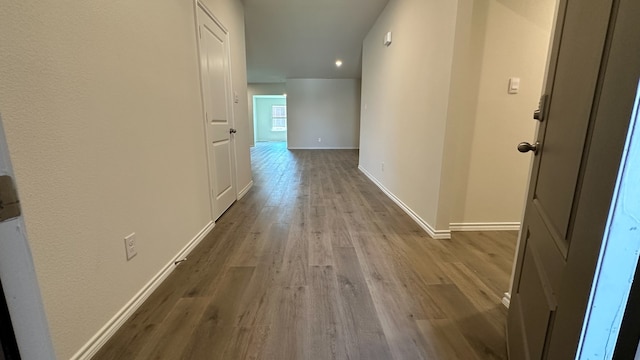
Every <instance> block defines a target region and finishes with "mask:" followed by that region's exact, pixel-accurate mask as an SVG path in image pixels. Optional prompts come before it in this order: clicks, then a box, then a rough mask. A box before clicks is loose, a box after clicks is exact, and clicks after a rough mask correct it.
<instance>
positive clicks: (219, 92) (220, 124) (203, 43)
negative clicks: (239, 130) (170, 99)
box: [198, 6, 237, 220]
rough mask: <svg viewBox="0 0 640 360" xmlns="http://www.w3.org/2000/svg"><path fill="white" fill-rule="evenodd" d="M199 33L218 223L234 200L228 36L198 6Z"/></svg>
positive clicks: (210, 174) (233, 152)
mask: <svg viewBox="0 0 640 360" xmlns="http://www.w3.org/2000/svg"><path fill="white" fill-rule="evenodd" d="M198 33H199V44H200V64H201V69H200V72H201V77H202V93H203V100H204V101H203V102H204V107H205V119H206V121H205V131H206V138H207V159H208V162H209V164H208V166H209V182H210V186H211V201H212V212H213V218H214V220H217V219H218V218H219V217H220V215H222V214H223V213H224V212H225V210H227V209H228V208H229V206H231V204H233V202H234V201H235V200H236V198H237V194H236V186H235V171H236V169H235V151H234V150H235V148H234V147H235V139H234V136H233V135H232V134H231V133H230V130H231V129H232V128H233V109H232V107H231V101H230V100H231V97H230V94H231V89H230V85H231V80H230V76H231V75H230V66H229V46H228V34H227V33H226V31H225V30H224V29H223V28H222V27H221V26H219V25H218V24H217V23H216V22H215V21H214V20H213V19H212V18H211V17H210V16H209V15H208V14H207V13H206V12H205V11H204V10H203V9H202V8H200V6H199V7H198Z"/></svg>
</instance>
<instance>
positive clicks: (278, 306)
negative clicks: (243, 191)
mask: <svg viewBox="0 0 640 360" xmlns="http://www.w3.org/2000/svg"><path fill="white" fill-rule="evenodd" d="M252 161H253V171H254V183H255V185H254V187H253V189H252V190H251V191H250V192H249V193H248V194H247V195H246V196H245V197H244V198H243V199H241V200H240V201H238V202H236V203H235V204H234V205H233V206H232V207H231V208H230V209H229V210H228V211H227V212H226V213H225V214H224V215H223V216H222V217H221V218H220V219H219V221H218V222H217V224H216V227H215V228H214V229H213V231H212V232H211V233H210V234H209V236H207V238H206V239H204V240H203V241H202V242H201V244H200V245H199V246H198V247H197V248H196V249H195V250H194V251H193V253H192V254H191V255H190V256H189V257H188V261H186V262H184V263H182V264H181V265H179V266H178V267H177V269H176V270H175V271H174V272H173V273H172V274H171V276H170V277H169V278H167V280H166V281H165V282H164V283H163V284H162V285H161V286H160V287H159V288H158V289H157V290H156V291H155V292H154V294H152V295H151V297H150V298H149V299H148V300H147V301H146V302H145V304H143V305H142V306H141V307H140V309H139V310H138V311H136V313H135V314H134V315H133V316H132V317H131V318H130V319H129V320H128V321H127V322H126V323H125V324H124V325H123V326H122V328H121V329H120V330H119V331H118V332H117V333H116V334H115V335H114V336H113V337H112V338H111V339H110V341H108V342H107V344H105V346H104V347H103V348H102V349H101V350H100V351H99V353H98V354H97V355H96V356H95V357H94V359H97V360H104V359H230V360H231V359H233V360H236V359H273V360H287V359H292V360H297V359H309V360H322V359H367V360H369V359H398V360H405V359H465V360H466V359H506V358H507V356H506V347H505V333H504V324H505V318H506V309H505V308H504V307H503V305H502V304H501V303H500V299H501V296H502V293H503V292H504V291H505V290H507V288H508V285H509V275H510V271H511V261H512V258H513V253H514V247H515V243H516V233H515V232H473V233H472V232H469V233H454V234H453V237H452V239H451V240H433V239H431V238H430V237H429V236H428V235H426V234H425V233H424V232H423V230H421V229H420V228H419V227H418V226H417V225H416V224H415V223H414V222H413V220H411V219H410V218H409V217H408V216H407V215H406V214H405V213H404V212H403V211H402V210H401V209H400V208H398V207H397V206H396V205H395V204H394V203H393V202H392V201H391V200H389V199H388V198H387V197H386V196H385V195H384V194H383V193H382V192H381V191H380V190H379V189H378V188H377V187H376V186H375V185H374V184H372V183H371V182H370V181H369V180H368V179H367V178H366V177H365V176H364V175H363V174H362V173H360V172H359V170H358V169H357V161H358V153H357V151H356V150H295V151H288V150H287V149H286V146H285V145H284V143H258V144H257V146H256V147H255V148H254V149H252Z"/></svg>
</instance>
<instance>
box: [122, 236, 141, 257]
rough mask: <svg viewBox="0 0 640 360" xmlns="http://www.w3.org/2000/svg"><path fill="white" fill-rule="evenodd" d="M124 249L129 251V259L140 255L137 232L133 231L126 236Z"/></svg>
mask: <svg viewBox="0 0 640 360" xmlns="http://www.w3.org/2000/svg"><path fill="white" fill-rule="evenodd" d="M124 249H125V251H126V253H127V261H128V260H131V259H133V257H134V256H136V255H138V250H137V249H136V233H131V235H128V236H127V237H125V238H124Z"/></svg>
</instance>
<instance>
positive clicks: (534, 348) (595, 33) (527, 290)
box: [507, 0, 640, 360]
mask: <svg viewBox="0 0 640 360" xmlns="http://www.w3.org/2000/svg"><path fill="white" fill-rule="evenodd" d="M634 1H635V2H636V3H635V4H634ZM633 7H635V8H636V10H637V7H638V5H637V0H620V1H618V0H560V3H559V8H558V16H557V21H556V25H555V31H554V38H553V40H552V49H551V55H550V60H549V64H548V70H547V78H546V81H545V86H544V94H545V96H544V98H545V102H544V106H543V108H542V109H541V112H542V118H541V119H539V120H538V121H541V122H540V125H539V128H538V138H537V140H536V141H537V143H538V144H537V146H531V152H532V154H533V153H534V148H535V154H533V156H535V158H534V165H533V170H532V175H531V181H530V187H529V195H528V198H527V204H526V210H525V217H524V221H523V228H522V233H521V238H520V246H519V248H518V254H517V260H516V269H515V276H514V284H513V288H512V297H511V306H510V309H509V315H508V324H507V337H508V348H509V355H510V358H511V359H512V360H525V359H532V360H533V359H536V360H537V359H558V360H570V359H574V358H575V355H576V350H577V348H578V344H579V340H580V333H581V330H582V324H583V319H584V314H585V310H586V307H587V302H588V298H589V294H590V292H591V284H592V281H593V276H594V272H595V267H596V264H597V259H598V255H599V252H600V243H601V242H602V236H603V233H604V230H605V225H606V220H607V216H608V215H607V214H608V207H609V202H610V199H611V196H612V193H613V188H614V185H615V179H616V176H617V169H618V165H619V161H620V158H621V153H622V147H623V145H624V140H625V137H626V129H627V128H628V123H629V119H630V115H631V112H632V108H633V100H634V95H635V90H636V85H637V82H638V77H637V74H638V66H637V65H638V64H637V63H634V61H635V60H633V59H637V49H638V45H639V39H640V38H638V36H637V34H638V33H639V32H638V29H637V26H634V27H635V28H636V29H635V35H633V31H634V29H633V28H632V27H629V26H627V24H626V22H629V19H627V18H628V14H629V12H632V9H631V8H633ZM621 19H623V20H624V21H625V24H623V25H624V26H617V25H619V23H620V21H621ZM630 36H631V38H633V37H635V39H636V40H635V41H631V42H629V39H630ZM621 42H622V43H625V42H626V43H627V44H626V47H625V46H622V45H624V44H619V43H621ZM634 56H635V57H634ZM624 58H626V62H625V61H622V62H620V61H619V60H620V59H624ZM618 63H619V64H618ZM612 104H615V106H613V105H612ZM531 121H535V120H531ZM532 145H535V144H532ZM526 148H527V147H526V146H522V147H521V150H526ZM587 230H588V231H587Z"/></svg>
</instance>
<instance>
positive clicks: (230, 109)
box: [193, 0, 239, 221]
mask: <svg viewBox="0 0 640 360" xmlns="http://www.w3.org/2000/svg"><path fill="white" fill-rule="evenodd" d="M198 8H200V9H201V10H202V11H204V12H205V14H207V16H209V17H210V18H211V20H213V22H214V23H216V25H217V26H219V27H220V29H221V30H222V31H223V32H224V33H225V35H226V37H227V41H226V43H225V48H226V49H225V50H226V52H227V63H228V64H229V69H228V70H229V73H228V74H227V76H228V77H229V84H228V85H227V91H228V92H229V96H230V97H231V99H233V101H232V103H231V104H229V103H227V111H228V114H227V115H228V116H229V123H230V124H231V127H235V126H236V118H235V109H234V106H233V104H234V103H235V93H234V91H233V71H232V70H231V46H230V43H231V34H230V33H229V29H227V27H226V26H224V24H223V23H222V21H220V20H219V19H218V18H217V17H216V16H215V15H214V14H213V12H212V11H211V10H209V8H208V7H207V6H206V5H205V4H204V3H203V2H202V1H200V0H194V1H193V19H194V23H195V37H196V55H197V65H198V76H199V78H200V79H199V83H200V103H201V107H200V109H201V113H202V124H203V127H202V130H203V132H204V145H205V148H204V150H205V155H206V159H207V164H206V167H207V179H208V183H209V208H210V211H211V220H213V221H215V220H216V219H214V218H213V216H214V215H213V214H215V213H216V209H215V201H214V195H213V191H214V189H215V184H214V181H215V179H212V178H211V168H210V164H211V154H209V151H208V150H207V149H208V146H209V141H210V139H209V136H208V135H207V134H208V133H207V118H206V102H205V97H204V96H205V94H204V84H203V83H202V66H201V61H202V60H201V56H202V54H201V52H200V22H199V21H198ZM229 100H230V99H227V102H228V101H229ZM229 141H230V142H231V152H232V157H233V159H232V165H233V169H232V171H231V181H232V182H233V185H234V192H235V197H236V201H237V200H238V197H239V196H238V194H239V189H238V156H237V151H236V145H237V142H236V137H235V135H232V136H230V137H229Z"/></svg>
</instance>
